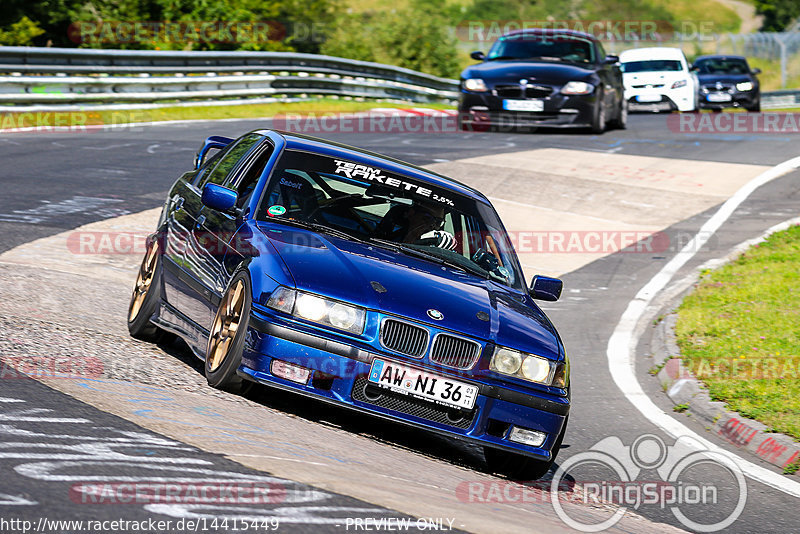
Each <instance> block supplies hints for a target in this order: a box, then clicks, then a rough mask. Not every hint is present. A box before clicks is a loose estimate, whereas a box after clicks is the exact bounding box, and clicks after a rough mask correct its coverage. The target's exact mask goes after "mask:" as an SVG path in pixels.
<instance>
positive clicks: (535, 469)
mask: <svg viewBox="0 0 800 534" xmlns="http://www.w3.org/2000/svg"><path fill="white" fill-rule="evenodd" d="M567 422H568V420H567V421H564V426H563V427H562V428H561V433H560V434H559V435H558V438H556V442H555V443H554V444H553V449H552V452H551V455H550V460H549V461H543V460H535V459H533V458H530V457H528V456H523V455H521V454H514V453H513V452H506V451H504V450H500V449H494V448H491V447H484V449H483V455H484V457H485V458H486V464H487V465H488V466H489V470H490V471H492V472H494V473H500V474H502V475H505V476H507V477H508V478H510V479H513V480H520V481H524V480H538V479H540V478H542V477H543V476H544V475H546V474H547V472H548V471H550V468H551V467H552V466H553V463H554V462H555V461H556V457H557V456H558V451H559V449H560V448H561V442H562V441H564V435H565V434H566V433H567Z"/></svg>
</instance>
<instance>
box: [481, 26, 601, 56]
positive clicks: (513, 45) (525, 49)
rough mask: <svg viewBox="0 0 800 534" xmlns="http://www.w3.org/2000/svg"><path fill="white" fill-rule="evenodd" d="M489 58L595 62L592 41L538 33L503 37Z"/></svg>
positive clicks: (491, 51) (569, 36)
mask: <svg viewBox="0 0 800 534" xmlns="http://www.w3.org/2000/svg"><path fill="white" fill-rule="evenodd" d="M487 58H488V59H489V60H500V59H545V60H553V61H572V62H575V63H594V62H595V56H594V46H593V43H592V42H591V41H589V40H587V39H583V38H581V37H577V36H572V35H546V34H538V33H531V34H522V35H513V36H510V37H501V38H500V39H499V40H498V41H497V42H496V43H494V46H492V48H491V50H489V55H488V56H487Z"/></svg>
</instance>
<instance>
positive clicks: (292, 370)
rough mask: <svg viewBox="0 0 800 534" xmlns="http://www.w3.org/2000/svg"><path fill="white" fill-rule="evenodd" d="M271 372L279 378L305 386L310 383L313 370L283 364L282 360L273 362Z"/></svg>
mask: <svg viewBox="0 0 800 534" xmlns="http://www.w3.org/2000/svg"><path fill="white" fill-rule="evenodd" d="M270 371H271V372H272V374H273V375H275V376H277V377H278V378H283V379H285V380H289V381H291V382H297V383H298V384H305V383H306V382H308V377H309V376H311V369H306V368H305V367H300V366H299V365H294V364H292V363H288V362H283V361H281V360H272V364H271V365H270Z"/></svg>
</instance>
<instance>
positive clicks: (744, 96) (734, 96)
mask: <svg viewBox="0 0 800 534" xmlns="http://www.w3.org/2000/svg"><path fill="white" fill-rule="evenodd" d="M712 94H714V93H705V94H704V93H702V92H701V93H700V94H699V95H698V105H699V107H700V108H701V109H725V108H739V107H741V108H748V107H753V106H754V105H755V104H756V102H758V100H759V95H758V91H755V90H754V91H745V92H741V91H734V92H733V93H725V94H728V95H729V96H730V100H728V101H726V102H710V101H709V100H708V99H709V97H711V98H714V97H712V96H711V95H712Z"/></svg>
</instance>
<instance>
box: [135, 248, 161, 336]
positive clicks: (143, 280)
mask: <svg viewBox="0 0 800 534" xmlns="http://www.w3.org/2000/svg"><path fill="white" fill-rule="evenodd" d="M157 260H158V241H153V244H152V245H151V246H150V249H149V250H148V251H147V254H146V255H145V257H144V259H143V260H142V265H141V267H139V275H138V276H137V277H136V286H134V288H133V295H132V296H131V307H130V309H129V310H128V322H131V321H133V320H134V319H136V316H137V315H139V310H141V309H142V304H143V303H144V299H145V297H146V296H147V292H148V291H150V285H151V284H152V283H153V275H154V274H155V270H156V261H157Z"/></svg>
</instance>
